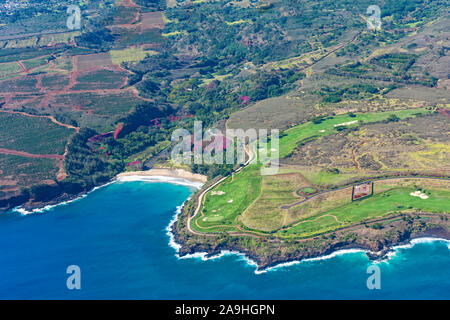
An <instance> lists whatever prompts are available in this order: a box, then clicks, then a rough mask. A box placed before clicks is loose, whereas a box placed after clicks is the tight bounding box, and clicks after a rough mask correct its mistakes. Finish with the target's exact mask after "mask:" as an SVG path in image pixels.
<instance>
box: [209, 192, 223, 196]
mask: <svg viewBox="0 0 450 320" xmlns="http://www.w3.org/2000/svg"><path fill="white" fill-rule="evenodd" d="M224 194H225V192H223V191H211V195H212V196H221V195H224Z"/></svg>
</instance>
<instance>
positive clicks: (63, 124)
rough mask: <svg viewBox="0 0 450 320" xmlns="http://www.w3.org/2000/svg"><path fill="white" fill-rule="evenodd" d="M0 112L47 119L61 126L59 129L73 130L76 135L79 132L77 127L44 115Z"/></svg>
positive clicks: (10, 111) (11, 111)
mask: <svg viewBox="0 0 450 320" xmlns="http://www.w3.org/2000/svg"><path fill="white" fill-rule="evenodd" d="M0 112H4V113H11V114H20V115H23V116H26V117H30V118H47V119H49V120H50V121H52V122H53V123H55V124H57V125H59V126H61V127H66V128H69V129H73V130H75V132H77V133H78V131H79V130H80V128H78V127H74V126H72V125H70V124H66V123H62V122H60V121H58V120H56V119H55V117H53V116H44V115H35V114H28V113H25V112H21V111H13V110H0Z"/></svg>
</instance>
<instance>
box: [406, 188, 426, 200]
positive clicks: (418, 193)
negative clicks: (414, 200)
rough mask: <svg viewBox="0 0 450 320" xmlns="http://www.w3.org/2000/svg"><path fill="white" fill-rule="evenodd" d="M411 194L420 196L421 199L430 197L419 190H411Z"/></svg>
mask: <svg viewBox="0 0 450 320" xmlns="http://www.w3.org/2000/svg"><path fill="white" fill-rule="evenodd" d="M410 195H411V196H413V197H419V198H420V199H428V196H427V195H426V194H425V193H423V192H421V191H419V190H417V191H415V192H411V193H410Z"/></svg>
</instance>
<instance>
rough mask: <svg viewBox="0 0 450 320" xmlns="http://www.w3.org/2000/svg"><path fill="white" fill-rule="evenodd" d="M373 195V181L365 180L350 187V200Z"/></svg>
mask: <svg viewBox="0 0 450 320" xmlns="http://www.w3.org/2000/svg"><path fill="white" fill-rule="evenodd" d="M371 195H373V182H365V183H362V184H358V185H354V186H353V189H352V201H355V200H359V199H361V198H365V197H368V196H371Z"/></svg>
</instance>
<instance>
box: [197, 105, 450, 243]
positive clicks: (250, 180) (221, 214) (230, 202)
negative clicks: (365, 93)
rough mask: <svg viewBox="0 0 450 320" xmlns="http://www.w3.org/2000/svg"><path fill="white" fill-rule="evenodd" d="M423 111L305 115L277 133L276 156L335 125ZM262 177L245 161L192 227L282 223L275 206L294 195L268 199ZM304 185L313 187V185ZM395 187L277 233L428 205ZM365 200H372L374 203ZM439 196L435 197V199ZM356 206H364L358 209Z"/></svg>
mask: <svg viewBox="0 0 450 320" xmlns="http://www.w3.org/2000/svg"><path fill="white" fill-rule="evenodd" d="M428 113H431V111H429V110H426V109H425V108H419V109H411V110H399V111H389V112H379V113H366V114H357V115H348V114H345V115H338V116H335V117H329V118H324V119H322V120H321V121H320V123H318V121H316V123H314V122H313V121H310V122H307V123H304V124H301V125H298V126H296V127H293V128H291V129H288V130H286V131H285V132H284V134H285V135H284V136H282V137H281V138H280V145H279V146H280V158H283V157H286V156H287V155H289V153H291V152H292V151H293V150H294V149H295V148H296V146H297V145H298V144H299V143H300V142H301V141H304V140H306V139H312V138H316V137H320V136H326V135H330V134H334V133H337V132H338V130H337V129H336V128H338V127H341V126H345V127H351V126H359V125H361V124H367V123H373V122H379V121H385V120H388V119H389V118H390V117H393V116H392V115H395V116H396V117H398V118H399V119H405V118H410V117H415V116H416V115H417V114H428ZM353 175H354V174H353ZM335 177H339V174H330V177H328V176H327V180H329V179H331V178H335ZM261 183H262V176H261V173H260V165H257V164H252V165H250V166H247V167H246V168H244V169H243V170H242V171H241V172H239V173H237V174H236V175H235V176H234V179H233V180H232V178H231V177H228V178H227V179H226V180H225V181H224V182H222V183H220V184H219V185H218V186H216V187H215V188H214V189H213V190H211V191H210V192H208V193H207V194H206V196H205V202H204V205H203V208H202V212H201V213H202V214H198V216H197V217H196V223H195V224H194V227H195V228H197V229H198V230H199V231H208V232H217V231H223V230H224V227H226V230H229V231H233V230H236V229H237V228H233V226H236V224H237V223H240V224H242V223H243V224H246V222H247V223H249V221H250V220H248V218H249V217H254V218H253V219H252V223H250V224H251V225H254V226H253V227H256V229H257V230H265V229H267V230H269V229H271V230H273V227H274V226H276V225H277V224H278V225H280V224H282V221H281V220H280V219H282V216H281V215H280V214H279V212H280V211H279V210H280V209H278V208H279V207H280V206H281V205H283V204H288V203H290V202H292V201H294V200H295V198H294V197H293V196H289V197H288V198H290V199H289V201H287V203H280V201H278V200H280V199H279V198H280V197H270V199H266V198H267V197H263V196H262V195H261V190H262V187H261ZM306 190H309V191H313V190H314V189H306ZM275 191H276V190H273V192H275ZM280 192H281V190H280ZM289 192H290V193H292V192H293V191H292V190H290V191H289ZM398 192H400V194H397V193H393V194H392V195H391V194H389V195H387V196H386V197H387V198H388V199H384V198H381V197H382V196H381V195H377V197H376V198H375V197H374V198H370V199H367V200H363V201H359V202H355V203H351V204H349V206H350V207H348V208H347V207H345V209H341V208H336V209H333V210H331V211H330V212H327V214H330V215H332V216H335V217H336V218H335V217H332V216H328V217H323V218H320V219H318V220H317V222H307V223H306V222H305V223H301V224H298V225H296V226H294V227H293V228H291V229H289V230H285V231H283V233H282V234H283V235H289V234H295V235H298V234H302V235H305V234H310V233H311V234H312V233H317V232H323V231H326V230H331V229H333V228H336V227H337V226H340V225H343V224H345V225H347V224H351V223H355V222H358V221H361V220H362V219H365V218H373V217H378V216H381V215H383V214H386V213H387V212H389V211H393V210H400V209H401V208H398V207H397V206H401V204H402V203H408V205H409V206H411V205H412V204H414V203H416V202H417V205H422V206H424V205H425V206H427V204H424V203H423V201H424V200H422V199H420V198H417V199H415V198H414V197H412V196H409V193H405V192H406V191H405V190H404V191H403V193H402V192H401V191H398ZM409 192H411V191H409ZM404 193H405V194H404ZM401 195H403V196H404V198H398V197H401ZM438 195H439V193H436V195H434V196H435V197H436V196H438ZM259 198H264V199H261V201H260V200H259ZM282 198H283V197H282ZM284 198H286V197H284ZM378 198H380V199H382V200H385V201H387V202H386V204H385V205H383V206H381V205H380V204H379V203H377V201H375V200H371V199H378ZM397 198H398V199H397ZM418 200H421V201H422V202H420V201H419V202H418ZM368 201H369V202H368ZM370 201H373V203H372V202H370ZM447 201H448V198H447ZM438 202H439V203H440V201H438ZM395 203H397V205H394V204H395ZM427 203H430V205H429V206H432V204H433V205H434V204H435V203H436V201H434V200H433V199H430V200H429V201H428V202H427ZM366 204H367V207H366ZM250 205H252V206H251V210H250V209H248V208H249V206H250ZM439 205H441V204H439ZM439 205H438V206H439ZM267 206H268V207H267ZM360 206H362V207H364V208H365V209H364V210H360ZM417 208H422V207H417ZM427 208H428V207H423V208H422V209H424V210H425V209H427ZM247 209H248V210H249V211H248V212H246V210H247ZM429 210H432V212H435V211H438V212H440V211H439V210H437V208H430V209H429ZM250 211H251V212H250ZM244 212H246V215H244V217H242V218H243V220H241V221H239V222H238V219H237V217H239V216H240V215H242V214H243V213H244ZM258 212H261V214H262V215H261V216H259V215H258V214H257V213H258ZM263 213H267V214H266V215H264V214H263ZM269 213H271V214H269ZM255 214H256V215H257V217H256V216H255ZM323 214H325V213H322V214H321V215H323ZM319 216H320V215H317V216H314V218H310V219H315V218H317V217H319ZM258 217H259V218H258ZM255 219H256V220H255ZM264 219H268V221H267V223H268V225H271V226H272V227H271V228H261V225H262V224H264V221H263V220H264ZM271 219H272V220H273V221H272V220H271ZM336 219H337V220H336ZM269 220H270V221H269ZM256 221H258V223H256ZM294 225H295V224H294ZM280 235H281V234H280Z"/></svg>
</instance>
